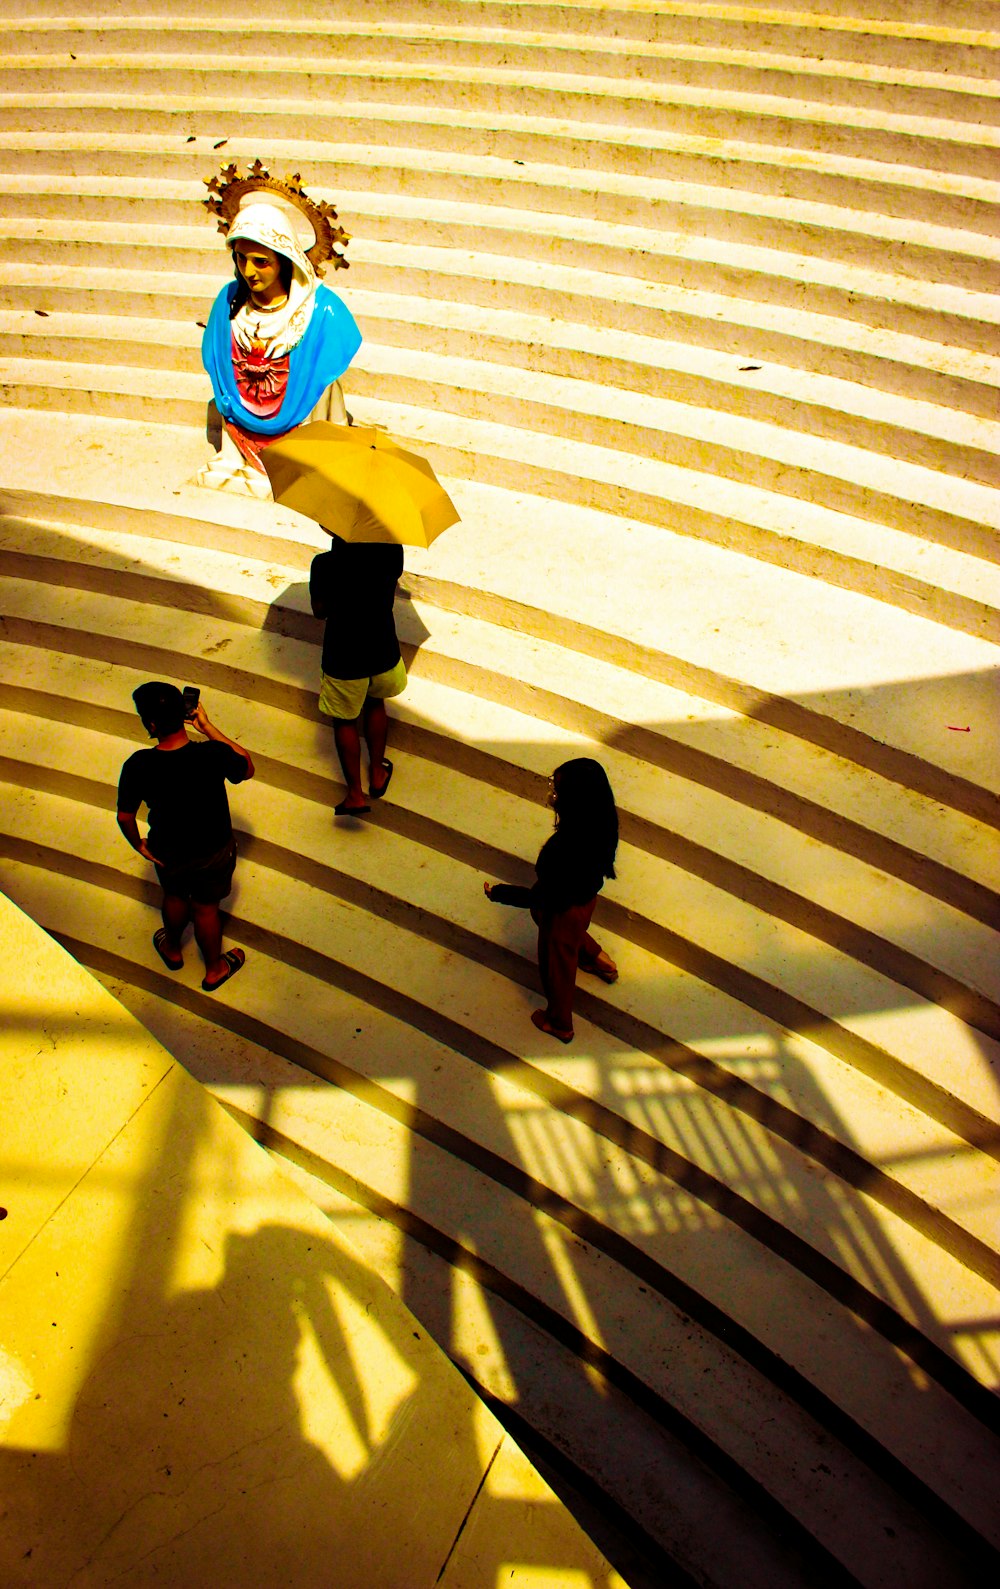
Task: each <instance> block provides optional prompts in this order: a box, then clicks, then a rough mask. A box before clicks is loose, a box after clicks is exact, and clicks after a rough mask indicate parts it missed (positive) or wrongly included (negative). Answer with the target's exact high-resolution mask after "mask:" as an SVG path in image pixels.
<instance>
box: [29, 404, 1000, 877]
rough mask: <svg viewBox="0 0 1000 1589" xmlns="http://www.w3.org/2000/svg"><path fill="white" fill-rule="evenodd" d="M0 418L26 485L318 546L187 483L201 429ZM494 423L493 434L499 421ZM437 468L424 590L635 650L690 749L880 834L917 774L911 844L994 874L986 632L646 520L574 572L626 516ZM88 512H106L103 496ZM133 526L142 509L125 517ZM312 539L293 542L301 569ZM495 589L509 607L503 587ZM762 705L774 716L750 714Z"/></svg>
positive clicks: (196, 533)
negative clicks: (451, 519) (586, 572)
mask: <svg viewBox="0 0 1000 1589" xmlns="http://www.w3.org/2000/svg"><path fill="white" fill-rule="evenodd" d="M365 417H367V416H365ZM372 417H378V418H379V419H380V420H381V421H382V422H383V423H386V424H387V426H388V428H390V429H392V430H394V431H396V432H397V433H400V434H403V435H406V434H409V435H410V436H411V438H412V440H413V441H414V443H415V444H416V445H417V448H418V450H420V451H425V450H427V448H428V445H429V444H428V440H427V430H428V428H429V427H427V426H425V427H423V434H422V433H421V426H420V425H419V424H417V422H416V420H415V418H414V416H413V415H410V414H407V413H406V412H405V411H401V410H392V409H389V410H388V411H386V410H382V411H379V412H378V413H376V414H373V415H372ZM0 424H2V426H3V436H4V455H5V469H6V477H7V480H8V482H9V484H10V485H11V486H12V487H14V488H17V487H21V488H25V489H29V490H35V491H37V490H38V489H39V488H41V489H42V490H44V491H45V492H48V491H49V490H50V489H51V488H52V487H53V486H55V487H58V485H59V483H60V480H62V481H63V482H65V489H66V491H67V493H68V494H69V495H71V496H73V497H74V498H80V497H83V498H88V497H89V498H91V499H100V498H104V499H105V500H108V499H112V498H114V499H116V500H118V501H120V502H124V503H125V504H131V505H132V506H134V507H135V508H143V509H148V508H150V507H154V506H157V505H158V506H159V508H160V511H161V512H166V513H167V514H168V515H169V516H170V520H169V522H168V523H166V524H164V525H163V526H162V528H161V530H160V533H161V534H165V535H166V536H167V537H168V538H173V537H177V538H179V539H181V540H188V541H190V540H194V541H195V542H196V543H197V544H200V543H201V542H202V541H203V540H204V533H203V532H202V531H201V530H199V529H197V528H196V527H195V526H194V525H189V526H188V527H187V528H186V529H183V531H182V530H181V529H180V528H179V527H178V521H177V520H176V519H175V518H174V515H175V514H176V513H177V512H178V511H180V512H182V513H186V514H188V515H190V517H191V519H193V520H198V519H201V518H205V519H206V520H207V521H208V522H218V523H225V524H227V525H229V526H230V527H231V530H235V531H237V532H238V534H239V540H238V541H237V543H236V544H237V545H239V546H240V547H241V548H242V550H243V551H244V552H249V551H250V550H251V549H252V546H253V539H252V536H253V534H264V535H265V536H267V537H268V540H267V545H268V546H269V548H270V550H271V555H274V556H277V558H278V560H279V562H286V561H287V560H288V558H289V555H290V554H289V550H288V545H287V543H288V541H289V540H291V541H292V542H294V543H298V544H300V545H302V546H309V547H315V546H316V544H317V541H316V530H315V527H313V526H311V525H310V524H309V522H308V521H306V520H302V519H299V518H298V516H297V515H293V514H289V513H287V512H285V511H284V510H277V509H275V508H274V507H273V506H271V505H264V506H263V507H262V508H261V509H260V510H259V511H257V510H255V509H254V506H253V504H248V503H244V502H242V501H240V502H239V503H231V502H227V500H226V499H225V498H222V497H220V496H218V495H216V494H211V493H206V492H204V491H199V490H197V489H193V488H191V487H190V485H189V483H188V482H189V481H190V477H191V475H192V474H193V473H194V471H195V469H196V468H197V467H198V464H199V463H200V462H201V461H202V459H203V458H204V456H205V443H204V441H203V439H202V438H201V437H199V435H198V434H197V433H196V432H194V431H187V430H180V429H177V428H174V427H170V426H158V427H150V428H148V429H147V428H145V427H143V426H139V425H136V424H121V425H113V424H111V423H110V422H107V421H83V420H80V419H78V420H73V419H72V417H71V416H67V417H64V418H56V417H55V416H52V417H46V416H43V415H30V414H21V415H18V414H15V413H13V412H11V411H8V412H7V413H0ZM437 428H438V427H437V422H435V425H434V430H435V431H436V430H437ZM484 430H485V436H486V439H489V440H492V441H494V443H495V434H491V433H490V432H489V431H488V430H486V429H485V427H484ZM67 443H70V445H67ZM474 444H475V442H474V439H473V440H472V441H470V443H469V445H470V446H474ZM518 445H520V446H522V447H523V445H524V442H523V439H521V440H520V441H519V443H518ZM512 455H513V444H512ZM444 472H445V474H446V477H447V483H448V487H449V489H450V490H451V491H453V492H455V493H457V494H458V496H459V497H460V498H461V502H460V507H461V508H462V509H463V511H464V518H465V524H464V525H463V529H462V531H461V533H460V534H459V533H456V534H455V535H453V536H450V537H448V536H446V537H443V538H442V539H441V540H440V541H438V542H437V543H436V545H435V547H434V549H433V551H432V553H431V554H430V555H429V557H428V558H427V559H426V560H425V559H424V558H423V557H422V556H421V554H419V553H411V554H410V567H411V569H412V570H413V571H414V572H416V573H419V574H421V575H422V576H423V578H424V580H425V581H426V578H427V577H428V576H432V577H433V578H434V580H435V584H434V586H433V587H432V588H431V590H430V591H428V597H429V599H431V600H436V601H437V603H438V604H439V605H441V604H444V605H445V606H447V607H450V608H457V610H458V611H463V610H464V611H466V612H468V613H469V615H470V616H481V617H487V618H494V619H495V620H496V621H498V622H501V623H504V624H506V625H508V626H510V625H511V624H513V625H516V627H517V628H519V629H521V630H522V631H523V632H525V633H527V634H530V635H533V636H535V637H537V638H538V639H542V640H554V641H556V642H558V643H560V644H564V645H568V646H569V647H570V649H572V650H577V651H581V652H582V653H584V654H585V655H589V656H592V657H595V656H596V657H598V658H602V659H603V660H605V661H608V662H611V663H612V664H614V665H615V666H623V665H624V666H625V667H627V668H628V669H629V670H630V675H631V677H632V680H633V686H635V684H636V679H637V677H638V676H640V675H641V676H644V677H646V678H648V679H650V680H655V681H657V683H658V685H660V686H665V687H666V688H667V690H668V691H669V690H674V691H679V692H681V694H680V695H678V696H677V697H676V698H671V697H669V696H667V697H665V698H664V702H665V704H664V708H663V710H662V722H661V726H663V727H665V728H667V729H668V731H669V733H670V734H671V735H672V736H674V737H675V738H676V739H677V740H678V742H679V743H682V744H684V745H685V746H686V748H687V749H688V750H690V751H694V752H696V753H697V752H698V751H699V750H706V749H707V750H708V751H709V752H710V753H711V754H715V753H716V752H717V753H718V755H719V759H720V761H721V762H722V763H723V764H725V765H727V766H730V765H732V766H737V767H740V768H741V769H743V771H744V772H745V773H746V774H747V775H748V776H749V777H750V778H751V780H752V779H753V777H755V776H758V777H759V776H762V777H763V778H764V779H765V781H766V782H765V788H767V789H768V790H769V791H777V790H779V789H780V788H781V787H782V786H783V784H784V783H785V780H786V779H787V778H789V777H791V779H792V787H794V788H795V789H796V790H797V793H798V795H799V796H800V797H801V798H802V799H803V800H805V801H806V802H807V803H808V802H810V801H811V802H815V803H817V804H819V805H821V806H823V807H824V808H827V807H828V806H829V809H831V810H835V811H836V812H837V813H838V815H839V817H840V818H841V819H847V818H849V817H851V816H853V815H857V816H858V817H860V818H861V820H862V821H863V822H864V823H865V824H867V825H868V826H869V827H871V828H872V829H873V830H875V831H877V832H879V833H881V834H883V835H884V836H885V837H886V838H888V837H890V836H891V835H893V834H896V835H898V834H899V831H900V830H899V816H898V813H895V812H894V810H893V807H892V805H891V803H890V804H889V805H883V795H882V792H881V791H880V786H879V782H878V780H879V779H882V778H886V777H887V778H888V779H889V780H890V783H891V785H892V787H893V788H894V789H895V794H894V797H893V798H894V799H898V798H905V791H906V790H907V789H908V790H910V792H911V798H910V799H909V805H908V807H907V814H906V817H905V827H906V832H907V834H908V835H912V836H913V838H914V840H915V843H916V848H917V850H918V851H921V852H923V853H926V854H927V855H928V856H931V857H934V858H935V859H936V860H937V861H939V862H941V863H943V864H944V865H945V866H948V867H952V868H955V869H957V870H958V871H959V872H962V873H964V874H965V875H966V876H969V877H972V876H975V875H977V874H978V873H979V872H980V871H982V875H983V876H984V878H987V879H988V880H989V881H990V883H991V885H992V886H994V887H995V886H996V883H997V880H998V878H1000V872H998V871H997V870H996V869H995V868H994V867H993V864H992V862H991V860H990V849H989V846H988V843H987V842H986V838H987V829H984V828H982V827H979V826H977V825H976V824H977V822H985V823H987V824H991V823H992V822H993V821H994V811H993V805H992V801H991V800H986V801H979V802H978V803H977V801H976V800H975V799H974V798H973V793H972V790H971V789H970V788H968V787H967V785H969V784H971V783H975V784H981V783H982V782H983V780H988V779H989V777H990V758H989V756H988V754H987V753H986V747H987V746H988V744H989V742H990V741H989V734H988V731H987V729H988V724H989V722H990V721H991V720H992V717H991V714H992V706H991V705H990V702H991V700H992V696H991V693H990V692H991V685H990V676H991V668H992V654H993V653H992V649H991V648H990V647H988V646H986V647H977V646H976V645H974V644H973V643H972V642H971V641H969V640H964V639H963V640H954V641H953V640H952V639H950V638H949V637H948V636H947V635H945V634H943V633H942V632H941V631H940V630H939V629H938V628H937V627H936V626H935V625H934V624H928V623H926V622H919V621H918V620H916V619H913V618H911V617H909V616H908V615H898V616H893V615H891V614H889V613H883V615H882V616H881V617H880V618H879V621H878V623H877V624H876V623H873V621H872V616H871V615H872V608H871V606H870V604H869V603H867V602H864V601H862V600H861V599H860V598H858V597H856V596H854V595H851V594H847V593H835V594H833V595H832V596H831V593H829V592H828V591H824V590H821V589H818V588H817V587H816V586H815V585H814V583H813V582H812V581H810V580H808V579H803V578H801V577H799V576H797V575H795V574H793V573H791V572H790V571H787V570H768V569H764V568H761V567H760V566H759V565H758V564H757V563H756V562H754V561H750V560H747V559H741V558H734V557H733V556H732V554H731V553H728V552H726V551H725V550H723V549H722V548H720V547H701V548H700V549H699V547H698V545H697V543H693V542H691V541H690V538H689V537H687V536H681V537H675V536H670V535H664V533H663V532H662V531H659V530H656V529H654V528H652V527H651V526H649V525H643V524H641V523H636V522H628V521H626V524H625V526H624V527H625V529H626V531H627V533H626V534H625V536H624V537H623V538H621V540H620V541H619V544H618V546H617V548H616V554H615V559H614V562H613V564H609V565H608V566H606V567H605V570H604V574H603V577H602V579H601V580H600V581H594V580H592V579H588V578H586V577H584V579H583V580H582V581H581V580H576V579H574V578H573V577H572V571H573V570H574V569H575V568H576V566H577V564H578V562H579V552H580V548H581V546H584V547H586V546H590V545H593V546H594V547H595V548H599V547H601V546H603V545H604V544H605V542H606V538H607V535H608V534H609V533H610V531H611V529H612V526H613V525H620V524H621V521H620V519H617V518H614V519H610V518H606V517H604V516H602V515H601V514H600V513H599V512H596V511H594V509H592V508H590V509H587V510H584V509H582V508H570V507H566V506H565V505H561V506H559V507H558V508H553V506H552V505H551V503H546V502H539V501H533V500H532V499H531V498H530V497H526V496H519V497H513V496H509V495H508V494H507V493H505V492H504V491H502V490H498V489H496V488H493V487H487V486H481V485H473V484H471V483H470V482H468V481H462V480H456V478H455V476H454V474H453V473H451V472H449V471H447V470H445V471H444ZM73 511H76V510H75V509H74V510H73ZM275 515H277V520H276V519H275ZM62 518H63V519H64V518H65V514H64V515H62ZM70 518H71V519H72V514H71V515H70ZM83 523H84V525H92V524H93V525H95V526H101V525H103V526H104V527H109V526H108V521H107V520H106V519H96V520H95V518H94V517H93V510H92V509H91V510H89V511H88V514H87V516H86V517H85V518H84V520H83ZM244 526H245V527H244ZM296 526H297V527H296ZM138 528H139V525H138V523H137V522H136V521H132V522H131V523H130V529H131V530H132V531H133V533H134V532H135V531H136V530H137V529H138ZM275 528H278V529H279V541H278V542H277V543H275V541H274V531H275ZM247 529H250V530H251V533H250V535H249V536H248V534H247ZM85 538H86V532H85ZM309 555H311V553H309V552H304V551H303V552H299V553H298V554H297V556H298V557H299V558H300V559H301V561H300V563H299V566H300V567H302V568H304V567H305V563H306V561H307V560H308V556H309ZM540 557H541V558H542V561H541V562H539V558H540ZM589 566H590V565H589V564H585V568H587V567H589ZM654 570H655V571H656V572H655V580H654V579H653V571H654ZM651 580H652V581H653V582H652V583H651ZM423 588H424V589H426V583H425V585H424V587H423ZM477 590H478V591H480V592H483V593H487V594H486V595H485V599H484V597H483V596H479V597H477V596H475V595H474V594H473V593H474V592H475V591H477ZM727 590H728V591H730V593H731V599H727V601H726V602H725V603H724V604H722V605H720V592H723V591H727ZM466 591H468V592H470V594H468V595H466V594H464V592H466ZM543 591H544V600H545V607H544V609H543V607H542V606H541V605H540V594H541V592H543ZM435 592H436V594H435ZM640 592H641V593H643V599H641V600H640V599H639V593H640ZM646 592H648V593H649V599H648V601H647V600H646V599H645V593H646ZM495 598H499V599H500V602H501V605H500V606H499V607H497V606H496V605H495V604H494V605H491V602H494V601H495ZM831 600H832V602H833V606H832V608H827V607H826V606H825V604H826V603H827V602H828V601H831ZM831 611H832V612H833V613H835V614H836V616H835V617H834V618H832V619H831V617H830V613H831ZM770 613H775V614H780V615H781V622H780V625H778V626H777V627H774V626H773V625H771V624H769V623H766V622H762V621H761V617H760V615H762V614H770ZM821 637H825V639H821ZM873 681H876V682H874V683H873ZM980 691H982V705H981V707H977V705H976V701H977V694H978V693H979V692H980ZM695 696H699V697H701V700H702V701H703V702H707V703H710V704H709V705H708V706H707V708H706V707H704V706H702V707H701V708H700V709H699V708H698V707H697V705H696V704H695V705H692V698H693V697H695ZM959 707H960V708H961V710H960V711H959V712H958V713H957V715H958V717H959V721H958V722H956V724H955V727H956V728H960V727H961V728H964V727H965V725H966V724H967V723H968V724H969V725H970V730H971V726H972V725H973V722H974V720H975V722H976V723H977V724H978V723H979V720H980V717H981V727H982V733H981V734H980V733H979V732H978V729H977V732H976V733H975V734H974V733H972V732H971V731H970V733H969V734H968V736H967V735H966V734H965V733H961V734H959V733H955V732H952V731H949V730H948V729H947V728H945V729H943V730H941V729H939V728H938V727H937V726H936V725H937V723H938V721H939V718H940V720H941V721H943V722H945V723H947V722H949V721H950V720H951V719H950V717H948V716H946V715H945V714H946V713H948V712H949V711H951V712H956V709H957V708H959ZM658 712H659V709H658V708H656V707H654V708H652V709H651V715H650V719H649V720H651V721H654V722H656V721H658ZM755 721H756V722H757V723H758V724H759V725H766V726H761V727H758V728H755V727H754V726H753V724H754V722H755ZM688 724H691V725H693V726H692V727H691V728H690V730H689V729H688V728H687V727H686V725H688ZM831 752H832V753H833V754H832V755H831V754H830V753H831ZM838 757H839V758H843V762H842V763H839V762H838V760H837V758H838ZM688 764H690V762H689V763H688ZM852 767H853V768H854V769H855V771H852V770H851V768H852ZM935 768H937V769H939V770H940V773H941V774H942V776H937V774H936V772H935ZM859 770H861V775H860V776H856V775H855V772H857V771H859ZM873 774H874V775H876V776H875V780H873V778H872V775H873ZM767 798H768V799H769V800H772V801H775V800H777V799H778V795H777V793H776V792H770V793H768V795H767ZM968 805H974V806H975V808H976V813H977V815H976V817H975V818H974V820H973V821H972V823H971V824H967V826H966V827H964V828H963V826H962V824H963V822H964V821H965V820H966V819H965V818H963V819H959V818H958V816H957V812H958V811H959V809H961V808H963V807H965V806H968ZM939 807H944V808H945V810H939V809H938V808H939ZM948 812H950V815H948V814H947V813H948ZM968 814H969V813H967V815H968ZM960 834H961V836H960ZM844 842H847V841H846V838H845V841H844Z"/></svg>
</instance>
